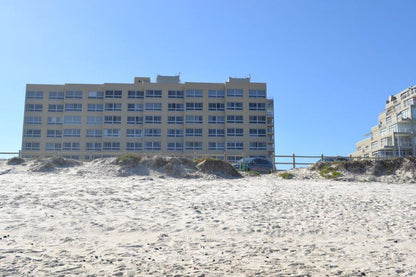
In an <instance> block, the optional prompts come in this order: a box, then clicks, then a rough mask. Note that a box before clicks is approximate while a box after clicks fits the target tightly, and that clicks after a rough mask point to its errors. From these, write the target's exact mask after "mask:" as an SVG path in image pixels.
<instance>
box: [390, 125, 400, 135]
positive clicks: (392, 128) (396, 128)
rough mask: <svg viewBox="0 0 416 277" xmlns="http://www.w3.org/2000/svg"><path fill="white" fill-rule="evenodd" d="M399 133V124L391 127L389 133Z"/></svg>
mask: <svg viewBox="0 0 416 277" xmlns="http://www.w3.org/2000/svg"><path fill="white" fill-rule="evenodd" d="M398 131H399V127H398V125H397V124H393V125H390V127H389V132H390V133H393V132H398Z"/></svg>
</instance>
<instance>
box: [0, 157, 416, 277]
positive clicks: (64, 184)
mask: <svg viewBox="0 0 416 277" xmlns="http://www.w3.org/2000/svg"><path fill="white" fill-rule="evenodd" d="M96 163H98V164H99V167H100V168H101V169H104V168H107V170H108V172H110V173H111V172H112V171H111V170H114V172H113V173H117V168H116V167H114V168H113V166H114V165H109V164H107V162H98V161H97V162H96ZM27 166H28V165H26V166H25V165H16V166H11V165H6V164H5V163H4V162H3V163H1V164H0V173H1V172H5V173H4V174H1V175H0V203H1V204H0V236H1V238H2V239H1V240H0V275H2V276H21V275H29V276H63V275H90V276H109V275H115V276H149V275H154V276H161V275H163V276H175V275H177V276H254V275H258V276H290V275H306V276H308V275H310V276H317V275H319V276H321V275H326V274H328V275H329V276H333V275H339V276H356V275H361V274H366V275H367V276H392V275H414V274H416V267H415V264H416V258H415V257H416V253H415V252H416V242H415V236H416V225H415V223H414V218H415V216H416V187H415V185H414V184H403V183H400V184H399V183H396V184H395V183H390V184H387V183H379V182H360V183H358V182H345V181H327V180H320V179H319V180H318V179H314V180H282V179H281V178H279V177H278V176H277V174H270V175H264V176H257V177H245V178H240V179H222V178H219V179H218V178H216V179H209V178H208V179H204V178H200V179H181V178H172V177H169V176H162V175H160V174H159V173H156V174H154V175H145V176H140V175H131V176H127V177H114V176H113V175H112V174H102V175H101V176H100V175H99V174H98V171H97V174H96V175H94V174H92V173H93V172H95V171H94V170H92V168H96V167H97V165H94V164H83V165H82V166H78V167H69V168H64V169H62V170H60V171H56V172H53V173H43V172H30V171H28V170H27ZM89 167H91V168H89Z"/></svg>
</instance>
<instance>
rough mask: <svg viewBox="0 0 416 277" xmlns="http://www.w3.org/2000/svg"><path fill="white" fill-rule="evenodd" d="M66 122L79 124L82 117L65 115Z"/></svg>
mask: <svg viewBox="0 0 416 277" xmlns="http://www.w3.org/2000/svg"><path fill="white" fill-rule="evenodd" d="M64 124H65V125H79V124H81V117H80V116H65V117H64Z"/></svg>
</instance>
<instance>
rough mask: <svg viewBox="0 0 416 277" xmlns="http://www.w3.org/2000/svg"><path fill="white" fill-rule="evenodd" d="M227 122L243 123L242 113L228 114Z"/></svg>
mask: <svg viewBox="0 0 416 277" xmlns="http://www.w3.org/2000/svg"><path fill="white" fill-rule="evenodd" d="M227 123H243V116H242V115H227Z"/></svg>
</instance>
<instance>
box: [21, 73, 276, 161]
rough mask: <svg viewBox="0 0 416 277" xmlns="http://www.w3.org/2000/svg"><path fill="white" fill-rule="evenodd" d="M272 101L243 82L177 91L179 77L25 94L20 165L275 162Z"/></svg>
mask: <svg viewBox="0 0 416 277" xmlns="http://www.w3.org/2000/svg"><path fill="white" fill-rule="evenodd" d="M273 115H274V111H273V99H268V98H267V92H266V84H265V83H253V82H251V80H250V78H229V80H228V81H227V82H225V83H194V82H185V83H181V82H180V80H179V76H157V81H156V82H151V80H150V78H148V77H136V78H135V79H134V83H132V84H118V83H105V84H65V85H40V84H28V85H27V86H26V101H25V114H24V126H23V139H22V155H23V156H24V157H48V156H57V155H58V156H64V157H70V158H77V159H93V158H99V157H109V156H118V155H123V154H127V153H136V154H139V155H140V154H142V155H155V154H163V155H181V156H187V157H193V158H195V157H206V156H209V157H215V158H219V159H224V158H225V159H227V160H229V161H236V160H238V159H240V158H242V157H254V156H256V157H265V158H269V159H272V158H273V155H274V117H273Z"/></svg>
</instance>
